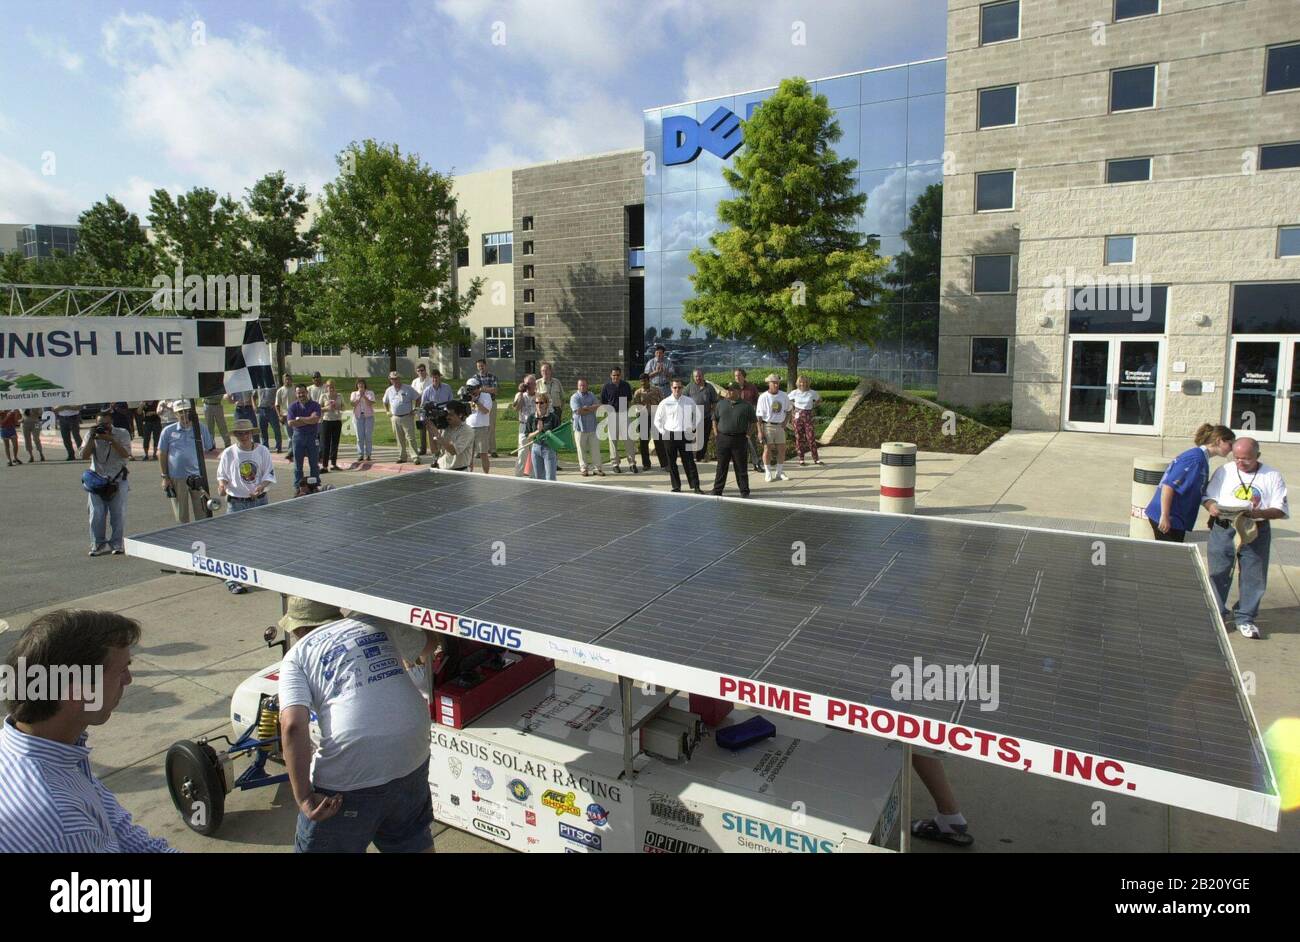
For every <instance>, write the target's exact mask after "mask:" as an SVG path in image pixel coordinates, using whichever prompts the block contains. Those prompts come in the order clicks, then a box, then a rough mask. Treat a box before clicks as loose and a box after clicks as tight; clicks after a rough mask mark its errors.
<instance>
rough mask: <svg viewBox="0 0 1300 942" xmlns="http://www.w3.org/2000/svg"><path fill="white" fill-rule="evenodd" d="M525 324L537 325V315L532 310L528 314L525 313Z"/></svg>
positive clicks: (529, 325)
mask: <svg viewBox="0 0 1300 942" xmlns="http://www.w3.org/2000/svg"><path fill="white" fill-rule="evenodd" d="M524 326H525V327H536V326H537V315H536V314H534V313H533V312H532V311H528V312H527V313H526V314H524Z"/></svg>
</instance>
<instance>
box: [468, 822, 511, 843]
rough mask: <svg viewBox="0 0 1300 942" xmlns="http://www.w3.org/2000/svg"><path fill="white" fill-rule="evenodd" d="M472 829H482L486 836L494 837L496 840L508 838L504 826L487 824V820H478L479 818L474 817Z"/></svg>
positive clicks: (508, 835)
mask: <svg viewBox="0 0 1300 942" xmlns="http://www.w3.org/2000/svg"><path fill="white" fill-rule="evenodd" d="M474 830H476V831H482V832H483V833H484V834H486V835H487V836H488V837H495V838H497V839H498V840H502V841H508V840H510V832H509V831H507V830H506V829H505V828H503V827H499V826H497V825H495V824H489V823H488V822H487V821H483V820H480V819H479V818H475V819H474Z"/></svg>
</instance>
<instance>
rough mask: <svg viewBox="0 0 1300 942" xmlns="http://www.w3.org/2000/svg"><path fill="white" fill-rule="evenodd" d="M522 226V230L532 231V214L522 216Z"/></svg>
mask: <svg viewBox="0 0 1300 942" xmlns="http://www.w3.org/2000/svg"><path fill="white" fill-rule="evenodd" d="M523 226H524V232H532V231H533V217H532V216H525V217H524V223H523Z"/></svg>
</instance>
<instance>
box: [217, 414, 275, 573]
mask: <svg viewBox="0 0 1300 942" xmlns="http://www.w3.org/2000/svg"><path fill="white" fill-rule="evenodd" d="M254 431H255V428H254V426H253V423H252V422H249V421H248V420H247V419H237V420H236V421H235V427H234V432H235V444H233V445H231V446H230V447H229V448H227V449H226V450H225V451H223V452H222V453H221V459H220V460H219V461H218V462H217V493H219V494H220V495H221V496H222V497H224V498H226V513H228V514H234V513H239V512H240V511H241V510H251V509H252V508H254V507H261V506H262V505H263V504H266V503H267V502H268V501H269V500H270V498H268V497H267V496H266V489H267V488H268V487H270V486H271V485H272V484H274V483H275V469H274V468H273V467H272V466H271V452H270V450H268V449H267V447H266V446H265V445H262V444H259V443H257V442H254V441H253V433H254ZM226 588H227V589H228V590H230V593H231V594H232V595H241V594H243V592H244V591H245V590H244V586H243V585H242V584H241V583H239V582H236V581H235V580H233V579H227V580H226Z"/></svg>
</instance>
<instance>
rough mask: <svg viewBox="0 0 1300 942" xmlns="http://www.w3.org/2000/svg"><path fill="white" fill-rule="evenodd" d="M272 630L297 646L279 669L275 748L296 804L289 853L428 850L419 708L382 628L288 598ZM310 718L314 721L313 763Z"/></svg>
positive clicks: (423, 707)
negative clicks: (317, 727) (288, 634)
mask: <svg viewBox="0 0 1300 942" xmlns="http://www.w3.org/2000/svg"><path fill="white" fill-rule="evenodd" d="M331 619H337V620H331ZM326 622H328V623H326ZM318 625H319V627H317V626H318ZM280 627H281V628H283V629H285V630H286V631H289V632H291V633H293V635H294V637H295V638H296V639H297V640H296V643H295V644H294V645H293V646H292V647H291V648H289V652H288V653H287V654H286V655H285V656H284V660H282V661H281V662H280V689H279V693H280V730H281V742H282V744H283V746H284V757H285V764H286V766H287V767H288V772H289V783H290V785H291V786H292V788H293V797H294V800H295V801H296V802H297V805H298V828H297V834H296V835H295V838H294V850H295V851H297V852H299V853H364V852H365V850H366V848H367V847H369V846H370V844H371V843H373V844H374V845H375V846H376V847H377V848H378V849H379V851H380V852H382V853H421V852H426V853H427V852H430V851H432V850H433V835H432V833H431V831H430V825H431V824H432V822H433V802H432V800H431V797H430V795H429V705H428V703H427V702H426V701H425V699H424V697H422V696H421V695H420V691H419V690H417V689H416V686H415V684H414V683H412V682H411V678H410V676H409V675H408V674H407V673H406V670H405V669H404V668H403V666H402V657H401V653H400V652H399V650H398V648H397V645H396V644H395V643H394V642H393V639H392V637H391V636H390V634H389V632H388V631H387V630H386V628H385V622H383V621H380V620H379V619H371V618H361V619H353V618H342V617H341V613H340V612H339V611H338V610H337V609H331V608H330V607H328V606H322V605H320V604H319V603H313V602H309V601H307V600H305V599H300V598H296V597H291V598H290V599H289V604H288V612H287V614H286V615H285V616H284V618H282V619H281V620H280ZM313 712H314V713H315V714H316V716H317V719H318V720H319V723H320V746H319V748H318V749H317V750H316V753H315V755H313V754H312V745H311V736H310V732H309V729H310V724H311V714H312V713H313ZM340 812H342V813H341V814H340Z"/></svg>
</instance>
